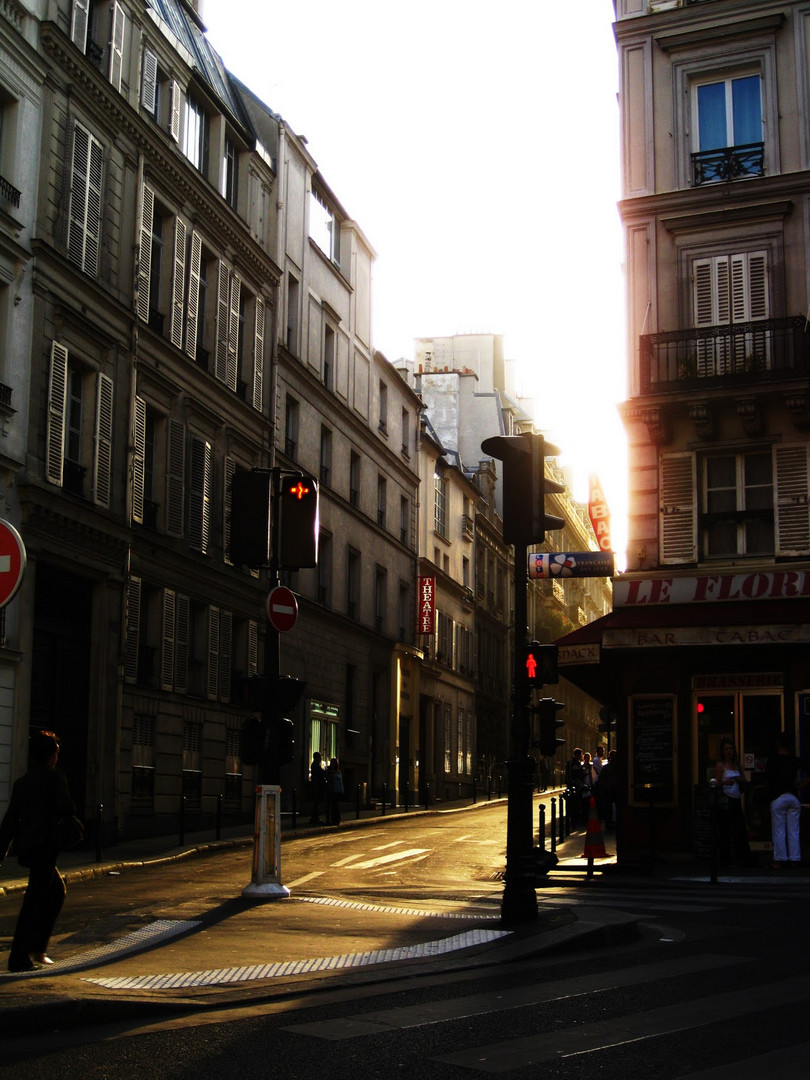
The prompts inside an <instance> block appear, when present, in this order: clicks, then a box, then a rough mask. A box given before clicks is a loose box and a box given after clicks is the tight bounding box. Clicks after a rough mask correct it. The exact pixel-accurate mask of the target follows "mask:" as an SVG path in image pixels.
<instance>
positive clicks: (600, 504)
mask: <svg viewBox="0 0 810 1080" xmlns="http://www.w3.org/2000/svg"><path fill="white" fill-rule="evenodd" d="M588 516H589V517H590V519H591V526H592V528H593V532H594V536H595V537H596V542H597V544H598V545H599V550H600V551H612V550H613V547H612V545H611V542H610V508H609V507H608V504H607V499H606V498H605V493H604V492H603V491H602V485H601V484H600V483H599V477H598V476H596V475H595V474H594V473H591V475H590V476H589V477H588Z"/></svg>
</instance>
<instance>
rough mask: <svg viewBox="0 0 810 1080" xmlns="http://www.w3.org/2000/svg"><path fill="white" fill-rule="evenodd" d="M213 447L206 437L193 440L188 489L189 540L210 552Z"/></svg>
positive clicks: (197, 549)
mask: <svg viewBox="0 0 810 1080" xmlns="http://www.w3.org/2000/svg"><path fill="white" fill-rule="evenodd" d="M213 455H214V451H213V447H212V446H211V444H210V443H209V442H206V441H205V440H204V439H198V438H196V437H194V438H192V440H191V469H190V476H189V485H188V488H189V491H188V500H189V501H188V541H189V544H190V545H191V547H193V548H194V549H195V550H196V551H200V552H202V554H203V555H207V554H208V543H209V537H210V532H211V470H212V467H213Z"/></svg>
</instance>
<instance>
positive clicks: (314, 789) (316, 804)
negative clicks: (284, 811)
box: [309, 750, 326, 825]
mask: <svg viewBox="0 0 810 1080" xmlns="http://www.w3.org/2000/svg"><path fill="white" fill-rule="evenodd" d="M309 786H310V788H311V791H310V795H311V796H312V817H311V818H310V819H309V823H310V825H320V824H321V802H322V800H323V797H324V795H325V794H326V773H325V771H324V767H323V765H322V764H321V755H320V753H319V752H318V751H317V750H316V751H315V753H314V754H313V755H312V764H311V765H310V767H309Z"/></svg>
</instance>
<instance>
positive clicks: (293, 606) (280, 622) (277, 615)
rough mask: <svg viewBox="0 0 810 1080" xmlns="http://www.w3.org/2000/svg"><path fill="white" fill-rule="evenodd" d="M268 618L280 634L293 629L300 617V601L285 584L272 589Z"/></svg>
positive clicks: (268, 601) (268, 600) (268, 602)
mask: <svg viewBox="0 0 810 1080" xmlns="http://www.w3.org/2000/svg"><path fill="white" fill-rule="evenodd" d="M267 618H268V619H269V620H270V625H271V626H272V627H274V628H275V629H276V630H278V632H279V633H280V634H284V633H286V631H287V630H292V628H293V627H294V626H295V620H296V619H297V618H298V601H297V600H296V599H295V596H294V594H293V593H292V592H291V591H290V590H289V589H287V588H285V586H284V585H278V586H277V587H276V588H275V589H271V590H270V593H269V595H268V597H267Z"/></svg>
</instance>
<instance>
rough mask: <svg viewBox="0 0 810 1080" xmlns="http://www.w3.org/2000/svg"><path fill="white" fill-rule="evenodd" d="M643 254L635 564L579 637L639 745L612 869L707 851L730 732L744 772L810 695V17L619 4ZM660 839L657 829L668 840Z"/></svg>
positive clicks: (754, 829) (754, 800) (579, 672)
mask: <svg viewBox="0 0 810 1080" xmlns="http://www.w3.org/2000/svg"><path fill="white" fill-rule="evenodd" d="M615 34H616V41H617V46H618V57H619V72H620V95H619V100H620V116H621V138H622V163H623V166H622V169H623V171H622V187H623V198H622V201H621V203H620V213H621V219H622V222H623V226H624V233H625V242H626V252H627V319H628V342H629V352H628V376H629V378H628V386H629V396H628V400H627V401H626V402H625V403H624V405H623V407H622V415H623V419H624V423H625V427H626V429H627V433H628V438H629V449H630V520H629V537H630V540H629V546H628V570H627V573H626V574H625V575H624V576H623V578H622V580H621V581H620V582H618V583H617V585H616V588H615V591H614V599H615V608H614V611H613V613H612V614H611V615H609V616H608V617H607V618H606V619H604V620H602V621H601V622H600V623H596V624H594V625H593V626H592V627H588V628H586V629H584V630H582V631H579V632H576V633H574V634H572V635H569V636H568V637H567V638H565V639H563V643H562V644H563V646H564V648H565V652H566V655H567V657H568V658H569V659H570V660H571V661H572V667H571V668H570V671H571V673H572V677H576V678H577V679H578V681H579V682H580V683H581V685H583V686H585V687H587V688H589V689H591V690H592V691H593V692H595V693H597V694H598V695H599V696H600V698H601V700H603V701H605V702H606V703H608V704H609V706H610V707H611V708H613V709H615V711H616V713H617V716H618V718H619V731H620V736H621V739H622V742H623V745H624V747H625V748H626V759H625V764H626V768H627V783H626V801H627V803H628V807H627V811H626V813H625V815H624V830H623V833H622V834H621V836H622V844H621V846H620V857H621V856H622V854H624V856H626V857H627V858H634V857H637V856H638V855H639V854H643V853H644V852H645V851H649V847H650V844H651V842H652V836H654V837H655V842H656V843H658V844H665V843H669V844H673V845H681V846H688V845H698V846H700V845H701V844H703V843H705V837H706V800H707V794H706V793H707V789H708V781H709V779H710V777H711V776H712V775H713V770H714V763H715V761H716V759H717V758H718V756H719V744H720V740H721V739H722V738H724V737H731V738H733V739H734V741H735V742H736V744H737V746H738V748H739V750H740V754H741V757H742V761H743V765H744V768H745V772H746V776H747V779H748V781H749V783H748V785H747V790H746V796H745V810H746V816H747V820H748V827H749V833H750V836H751V838H752V842H753V844H754V845H755V846H759V847H767V846H768V842H769V839H770V824H769V812H768V802H767V793H766V790H765V787H764V768H765V764H766V762H767V758H768V755H769V754H771V753H773V750H774V741H775V738H776V736H777V735H778V734H779V733H780V732H782V731H784V732H786V733H787V734H788V735H789V737H790V739H791V740H792V742H793V743H794V744H795V745H796V747H797V748H798V749H801V750H802V751H805V750H806V740H807V732H806V730H805V724H806V715H807V706H806V702H807V701H808V687H810V661H808V650H807V644H808V640H809V638H808V635H810V630H809V629H808V627H810V605H809V604H808V584H810V577H808V571H809V570H810V510H809V507H810V499H809V498H808V494H809V491H810V489H809V487H808V483H809V470H808V431H810V424H808V415H810V414H808V381H807V375H808V342H809V341H810V339H808V334H807V329H808V323H807V310H808V293H807V281H808V254H809V253H810V241H809V240H808V237H809V236H810V228H809V227H808V222H810V203H808V198H807V178H808V169H809V168H810V142H808V135H807V120H808V115H809V111H808V103H809V102H810V62H809V60H808V57H810V13H809V12H808V9H807V7H806V5H803V4H801V3H771V2H768V0H763V2H750V0H737V2H732V0H704V2H700V3H697V2H692V3H689V2H681V0H676V2H673V0H618V2H617V4H616V23H615ZM653 826H654V828H653Z"/></svg>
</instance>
